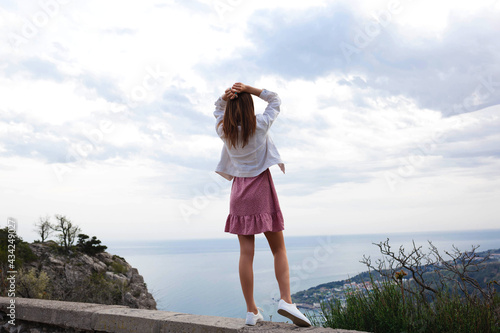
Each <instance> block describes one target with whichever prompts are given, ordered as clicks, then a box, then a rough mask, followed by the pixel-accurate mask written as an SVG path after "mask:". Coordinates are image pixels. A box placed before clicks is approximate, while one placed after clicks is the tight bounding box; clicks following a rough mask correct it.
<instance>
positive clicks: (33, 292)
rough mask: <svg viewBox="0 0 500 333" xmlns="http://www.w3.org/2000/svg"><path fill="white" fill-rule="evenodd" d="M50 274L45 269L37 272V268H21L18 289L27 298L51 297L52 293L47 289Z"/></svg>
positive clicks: (17, 283) (17, 282)
mask: <svg viewBox="0 0 500 333" xmlns="http://www.w3.org/2000/svg"><path fill="white" fill-rule="evenodd" d="M49 282H50V280H49V276H48V275H47V273H45V272H44V271H40V272H38V273H37V270H36V269H35V268H31V269H30V270H29V271H28V272H26V270H24V269H20V270H19V273H18V276H17V281H16V289H17V293H18V294H19V296H21V297H25V298H47V299H48V298H50V293H49V292H48V291H47V290H48V287H49Z"/></svg>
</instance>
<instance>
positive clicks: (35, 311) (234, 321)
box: [0, 297, 357, 333]
mask: <svg viewBox="0 0 500 333" xmlns="http://www.w3.org/2000/svg"><path fill="white" fill-rule="evenodd" d="M9 304H10V298H8V297H0V310H1V311H3V312H5V313H9V311H8V310H9V309H7V306H9ZM15 304H16V309H15V310H16V311H15V313H16V321H17V320H22V321H24V322H29V323H41V324H46V325H54V326H58V327H65V328H72V329H74V330H83V331H89V332H90V331H100V332H116V333H125V332H140V333H146V332H151V333H167V332H172V333H177V332H200V333H205V332H207V333H212V332H213V333H233V332H234V333H243V332H272V333H280V332H290V331H296V332H297V331H300V332H302V331H303V332H314V333H348V332H357V331H347V330H335V329H331V328H321V327H308V328H303V327H297V326H295V325H293V324H286V323H273V322H261V323H258V324H257V325H255V326H247V325H245V320H244V319H240V318H226V317H216V316H204V315H193V314H187V313H179V312H171V311H158V310H144V309H132V308H128V307H126V306H120V305H103V304H94V303H78V302H63V301H51V300H43V299H31V298H16V303H15Z"/></svg>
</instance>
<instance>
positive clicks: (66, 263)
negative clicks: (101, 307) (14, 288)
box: [19, 241, 156, 310]
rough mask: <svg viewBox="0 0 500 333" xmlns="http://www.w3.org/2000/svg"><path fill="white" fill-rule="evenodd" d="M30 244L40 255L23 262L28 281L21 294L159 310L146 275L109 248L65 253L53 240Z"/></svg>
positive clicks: (20, 290) (20, 291)
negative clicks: (146, 281)
mask: <svg viewBox="0 0 500 333" xmlns="http://www.w3.org/2000/svg"><path fill="white" fill-rule="evenodd" d="M29 247H30V248H31V250H32V251H33V253H34V254H35V255H36V256H37V257H38V259H37V260H35V261H32V262H30V263H25V264H24V271H25V272H26V273H25V278H24V281H26V283H25V285H24V286H23V285H21V286H19V293H21V294H23V293H24V295H19V296H22V297H30V298H48V299H53V300H63V301H74V302H90V303H100V304H120V305H125V306H128V307H131V308H139V309H154V310H156V301H155V300H154V298H153V296H152V295H151V293H149V292H148V289H147V286H146V284H145V283H144V278H143V277H142V276H141V275H140V274H139V272H138V271H137V269H136V268H134V267H132V266H131V265H130V264H129V263H127V262H126V261H125V259H124V258H122V257H119V256H117V255H112V254H110V253H108V252H101V253H97V254H95V255H88V254H85V253H81V252H76V251H73V252H70V253H68V254H65V253H61V252H60V251H57V248H58V247H57V244H55V243H54V242H52V241H48V242H44V243H32V244H29ZM28 272H30V273H28ZM29 274H31V275H32V277H31V278H29V277H28V275H29ZM37 284H38V286H37ZM29 293H31V295H29Z"/></svg>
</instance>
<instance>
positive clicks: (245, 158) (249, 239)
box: [214, 83, 311, 326]
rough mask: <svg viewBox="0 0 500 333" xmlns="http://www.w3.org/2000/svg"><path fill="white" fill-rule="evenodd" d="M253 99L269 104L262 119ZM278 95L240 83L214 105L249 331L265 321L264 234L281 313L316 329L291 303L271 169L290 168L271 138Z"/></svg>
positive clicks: (230, 226) (221, 169)
mask: <svg viewBox="0 0 500 333" xmlns="http://www.w3.org/2000/svg"><path fill="white" fill-rule="evenodd" d="M252 95H255V96H258V97H260V98H261V99H263V100H264V101H266V102H267V103H268V104H267V107H266V109H265V111H264V113H263V114H257V115H255V113H254V106H253V99H252ZM280 104H281V100H280V98H279V97H278V94H276V93H274V92H271V91H269V90H265V89H257V88H254V87H251V86H248V85H245V84H243V83H235V84H234V85H233V86H232V87H231V88H228V89H226V91H225V92H224V94H223V95H222V96H221V97H219V99H218V100H217V101H216V102H215V106H216V108H215V112H214V115H215V118H216V119H217V120H216V131H217V134H218V135H219V137H220V138H221V139H222V141H223V142H224V147H223V149H222V154H221V159H220V162H219V164H218V165H217V168H216V172H217V173H219V174H220V175H221V176H223V177H224V178H226V179H228V180H232V181H233V184H232V187H231V198H230V205H229V216H228V217H227V220H226V226H225V232H229V233H232V234H237V235H238V239H239V242H240V261H239V274H240V282H241V289H242V291H243V296H244V297H245V301H246V303H247V317H246V324H247V325H255V324H256V323H257V322H258V321H262V320H263V319H264V318H263V316H262V314H261V313H260V311H259V309H258V308H257V306H256V304H255V301H254V298H253V267H252V266H253V257H254V249H255V234H259V233H264V235H265V236H266V238H267V241H268V242H269V246H270V248H271V251H272V252H273V255H274V270H275V274H276V279H277V280H278V285H279V289H280V298H281V299H280V301H279V304H278V313H279V314H281V315H283V316H285V317H287V318H289V319H291V320H292V321H293V322H294V323H295V324H296V325H298V326H311V323H310V322H309V320H308V319H307V318H306V317H305V316H304V315H303V314H302V313H301V312H300V311H299V310H298V309H297V307H296V306H295V304H293V303H292V298H291V296H290V273H289V268H288V259H287V255H286V248H285V241H284V238H283V230H284V221H283V215H282V214H281V209H280V205H279V202H278V196H277V195H276V190H275V188H274V183H273V179H272V177H271V173H270V172H269V167H270V166H272V165H275V164H277V165H278V166H279V167H280V169H281V171H283V173H285V166H284V164H283V162H282V160H281V157H280V155H279V153H278V150H277V149H276V147H275V145H274V143H273V141H272V140H271V137H270V136H269V134H268V131H269V128H270V127H271V125H272V124H273V122H274V120H275V119H276V117H277V116H278V114H279V112H280Z"/></svg>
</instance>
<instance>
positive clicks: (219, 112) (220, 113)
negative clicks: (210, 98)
mask: <svg viewBox="0 0 500 333" xmlns="http://www.w3.org/2000/svg"><path fill="white" fill-rule="evenodd" d="M226 104H227V102H226V101H225V100H223V99H222V97H219V99H218V100H217V101H216V102H215V111H214V116H215V119H216V120H215V131H216V132H217V134H218V135H219V136H221V135H222V125H221V126H217V125H218V124H219V123H220V122H221V121H222V119H223V118H224V112H225V111H226Z"/></svg>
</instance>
